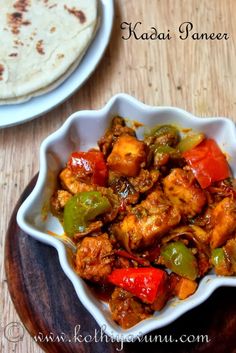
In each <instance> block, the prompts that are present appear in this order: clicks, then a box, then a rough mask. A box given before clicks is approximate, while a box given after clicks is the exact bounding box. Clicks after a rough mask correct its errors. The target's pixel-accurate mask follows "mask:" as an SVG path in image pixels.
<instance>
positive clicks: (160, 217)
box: [113, 190, 181, 250]
mask: <svg viewBox="0 0 236 353" xmlns="http://www.w3.org/2000/svg"><path fill="white" fill-rule="evenodd" d="M180 219H181V216H180V213H179V212H178V210H177V208H176V207H175V206H173V205H172V204H171V202H170V201H169V200H168V199H167V198H166V197H165V195H164V194H163V193H162V191H161V190H156V191H153V192H152V193H150V194H149V195H148V196H147V198H146V199H145V200H144V201H142V202H141V203H140V205H138V206H135V207H134V208H133V209H132V211H131V212H130V213H128V215H127V216H126V217H125V218H124V219H123V221H122V222H121V223H119V224H115V225H114V227H113V232H114V234H115V236H116V237H117V239H118V240H119V241H120V242H121V243H122V244H123V245H124V247H125V248H126V249H127V250H130V249H138V248H140V247H145V246H149V245H152V244H153V243H154V242H155V240H156V239H157V238H159V237H161V236H162V235H164V234H165V233H167V232H168V231H169V230H170V229H171V228H172V227H174V226H175V225H177V224H178V223H179V222H180Z"/></svg>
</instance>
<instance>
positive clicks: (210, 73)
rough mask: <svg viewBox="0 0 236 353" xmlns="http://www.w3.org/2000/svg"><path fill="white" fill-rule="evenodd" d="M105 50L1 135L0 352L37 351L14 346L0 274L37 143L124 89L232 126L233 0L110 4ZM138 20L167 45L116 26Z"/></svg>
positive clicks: (28, 344) (235, 99) (235, 71)
mask: <svg viewBox="0 0 236 353" xmlns="http://www.w3.org/2000/svg"><path fill="white" fill-rule="evenodd" d="M115 10H116V16H115V23H114V28H113V33H112V37H111V41H110V45H109V47H108V49H107V51H106V54H105V56H104V58H103V59H102V61H101V62H100V64H99V66H98V67H97V69H96V71H95V73H94V74H93V75H92V77H91V78H90V79H89V80H88V81H87V82H86V84H85V85H84V86H83V87H82V88H81V89H80V90H79V91H78V92H77V93H76V94H74V96H73V97H71V98H70V99H69V100H68V101H66V102H65V103H63V104H62V105H60V106H59V107H58V108H56V109H54V110H52V111H51V112H50V113H48V114H46V115H45V116H42V117H40V118H38V119H36V120H33V121H31V122H28V123H26V124H23V125H19V126H16V127H11V128H7V129H4V130H1V131H0V156H1V157H0V191H1V193H0V229H1V238H0V264H1V267H0V269H1V271H0V274H1V283H0V318H1V319H0V320H1V326H0V351H1V352H2V353H10V352H13V351H14V350H15V351H16V352H17V353H26V352H30V353H32V352H34V353H39V352H42V350H41V349H40V348H39V347H38V346H37V344H36V343H35V342H34V341H33V340H32V339H31V337H30V336H29V335H28V333H27V332H25V335H24V337H23V339H22V341H21V342H18V343H17V344H14V343H13V342H9V341H8V340H7V339H6V338H5V336H4V328H5V327H6V325H8V324H9V323H12V322H20V320H19V318H18V316H17V313H16V311H15V309H14V306H13V304H12V302H11V299H10V296H9V292H8V288H7V283H6V277H5V273H4V238H5V233H6V229H7V225H8V222H9V218H10V215H11V212H12V210H13V208H14V205H15V204H16V202H17V200H18V198H19V196H20V195H21V193H22V192H23V190H24V188H25V186H26V185H27V184H28V182H29V181H30V180H31V179H32V177H33V176H34V175H35V174H36V172H37V171H38V168H39V163H38V155H39V146H40V143H41V141H42V140H43V139H44V138H45V137H46V136H48V135H49V134H50V133H51V132H53V131H54V130H56V129H57V128H58V127H60V126H61V124H62V123H63V122H64V121H65V120H66V118H67V117H68V116H69V115H70V114H71V113H72V112H74V111H76V110H81V109H96V108H100V107H102V106H103V105H104V104H105V103H106V102H107V100H108V99H109V98H110V97H111V96H112V95H113V94H115V93H118V92H126V93H129V94H131V95H133V96H135V97H136V98H138V99H140V100H141V101H143V102H145V103H147V104H153V105H172V106H178V107H181V108H184V109H186V110H188V111H190V112H192V113H193V114H195V115H199V116H227V117H229V118H231V119H233V120H235V121H236V64H235V58H236V22H235V20H234V14H235V13H236V1H235V0H116V1H115ZM123 21H126V22H132V23H133V25H134V24H135V23H136V22H137V21H140V22H142V25H140V27H139V29H137V35H138V36H140V34H141V33H142V32H147V31H149V32H150V28H151V27H156V28H157V29H158V31H159V32H167V30H168V29H169V30H170V33H171V35H172V39H171V40H142V39H140V40H136V39H134V38H130V39H129V40H123V39H122V38H121V37H122V35H123V36H125V37H127V32H125V31H121V29H120V23H121V22H123ZM185 21H188V22H192V23H193V26H194V29H193V31H192V32H199V33H201V32H207V33H209V34H210V33H212V32H215V33H218V32H221V33H228V36H229V39H228V40H225V39H222V40H193V39H192V38H187V39H186V40H181V39H180V38H179V33H178V28H179V26H180V25H181V23H183V22H185Z"/></svg>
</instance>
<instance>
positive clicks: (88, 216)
mask: <svg viewBox="0 0 236 353" xmlns="http://www.w3.org/2000/svg"><path fill="white" fill-rule="evenodd" d="M110 208H111V204H110V202H109V201H108V199H107V198H106V197H105V196H103V195H102V194H101V193H100V192H99V191H86V192H79V193H78V194H75V195H74V196H73V197H71V198H70V199H69V201H68V202H67V203H66V205H65V208H64V219H63V224H64V230H65V232H66V234H67V235H68V236H70V237H73V236H74V235H75V234H76V233H80V232H84V231H85V229H86V228H87V227H88V225H89V222H90V221H92V220H94V219H95V218H96V217H97V216H99V215H101V214H103V213H105V212H106V211H108V210H109V209H110Z"/></svg>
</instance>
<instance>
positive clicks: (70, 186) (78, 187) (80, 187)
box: [59, 168, 94, 194]
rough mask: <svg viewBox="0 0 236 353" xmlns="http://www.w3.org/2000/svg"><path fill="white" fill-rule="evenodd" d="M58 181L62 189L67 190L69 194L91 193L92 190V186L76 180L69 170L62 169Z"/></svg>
mask: <svg viewBox="0 0 236 353" xmlns="http://www.w3.org/2000/svg"><path fill="white" fill-rule="evenodd" d="M59 179H60V181H61V185H62V187H64V188H65V189H66V190H68V191H69V192H70V193H71V194H77V192H82V191H91V190H93V189H94V186H93V185H89V184H86V183H83V182H82V181H80V180H79V179H77V178H76V176H75V175H74V174H73V173H72V171H71V170H70V169H69V168H64V169H63V170H62V171H61V173H60V175H59Z"/></svg>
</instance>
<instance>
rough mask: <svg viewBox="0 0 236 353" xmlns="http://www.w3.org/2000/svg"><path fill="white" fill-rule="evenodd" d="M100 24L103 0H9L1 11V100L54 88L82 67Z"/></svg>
mask: <svg viewBox="0 0 236 353" xmlns="http://www.w3.org/2000/svg"><path fill="white" fill-rule="evenodd" d="M97 23H98V7H97V0H89V1H88V0H70V1H64V0H60V1H52V0H31V1H30V0H18V1H9V0H6V1H4V3H3V4H2V5H1V11H0V38H2V39H3V40H2V41H1V51H0V104H9V103H19V102H22V101H24V100H27V99H29V98H30V97H31V96H36V95H39V94H43V93H46V92H48V91H49V90H51V89H54V88H55V87H56V86H58V85H59V84H60V83H62V82H63V80H65V79H66V78H67V77H68V76H69V74H71V72H72V71H73V70H74V69H75V68H76V67H77V65H78V64H79V62H80V60H81V59H82V57H83V55H84V53H85V51H86V49H87V48H88V46H89V44H90V43H91V41H92V39H93V37H94V34H95V31H96V28H97Z"/></svg>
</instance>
